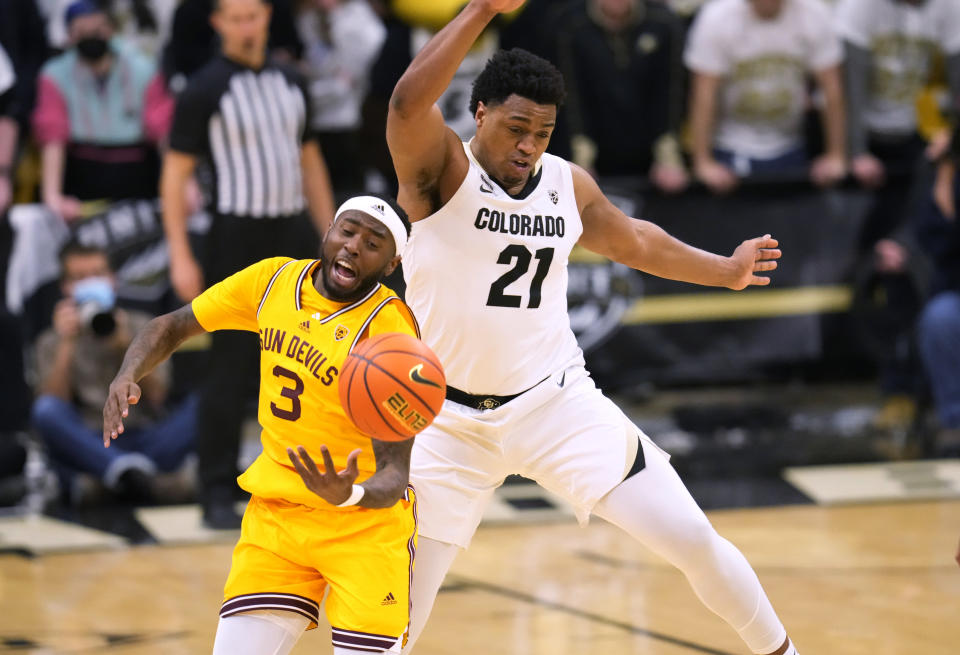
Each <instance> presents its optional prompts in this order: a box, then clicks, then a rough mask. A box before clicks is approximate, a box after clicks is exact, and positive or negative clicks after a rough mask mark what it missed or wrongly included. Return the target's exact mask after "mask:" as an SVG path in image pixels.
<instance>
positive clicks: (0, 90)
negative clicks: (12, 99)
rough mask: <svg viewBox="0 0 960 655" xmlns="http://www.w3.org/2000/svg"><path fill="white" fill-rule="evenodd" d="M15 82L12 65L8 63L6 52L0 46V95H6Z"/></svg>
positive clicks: (15, 76) (15, 77)
mask: <svg viewBox="0 0 960 655" xmlns="http://www.w3.org/2000/svg"><path fill="white" fill-rule="evenodd" d="M16 81H17V75H16V73H15V72H14V70H13V64H12V63H10V58H9V57H8V56H7V51H6V50H4V49H3V46H2V45H0V95H2V94H4V93H6V92H7V91H8V90H9V89H10V87H12V86H13V83H14V82H16Z"/></svg>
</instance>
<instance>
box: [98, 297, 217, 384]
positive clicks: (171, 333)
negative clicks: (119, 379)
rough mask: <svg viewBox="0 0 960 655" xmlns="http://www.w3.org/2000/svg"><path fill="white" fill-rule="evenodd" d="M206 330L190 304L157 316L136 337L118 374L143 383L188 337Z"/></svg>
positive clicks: (124, 357)
mask: <svg viewBox="0 0 960 655" xmlns="http://www.w3.org/2000/svg"><path fill="white" fill-rule="evenodd" d="M203 331H204V329H203V327H202V326H201V325H200V323H198V322H197V318H196V317H195V316H194V315H193V307H191V306H190V305H189V304H188V305H184V306H183V307H181V308H180V309H178V310H176V311H173V312H170V313H168V314H164V315H162V316H158V317H156V318H155V319H153V320H151V321H150V322H149V323H147V324H146V325H145V326H143V328H142V329H141V330H140V331H139V332H138V333H137V335H136V336H135V337H134V338H133V341H132V342H131V343H130V346H129V347H128V348H127V352H126V354H125V355H124V356H123V364H121V366H120V372H119V373H118V374H117V375H118V376H119V375H122V374H126V375H129V376H130V377H132V378H133V380H134V381H137V380H140V379H141V378H143V377H144V376H145V375H147V374H148V373H149V372H150V371H152V370H153V369H154V368H156V366H157V364H159V363H160V362H162V361H163V360H165V359H167V358H168V357H169V356H170V355H171V354H172V353H173V351H174V350H176V349H177V347H178V346H179V345H180V344H181V343H183V342H184V341H185V340H186V339H187V338H189V337H192V336H194V335H196V334H200V333H201V332H203Z"/></svg>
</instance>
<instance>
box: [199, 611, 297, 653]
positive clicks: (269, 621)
mask: <svg viewBox="0 0 960 655" xmlns="http://www.w3.org/2000/svg"><path fill="white" fill-rule="evenodd" d="M309 625H310V620H309V619H307V618H306V617H305V616H300V615H299V614H295V613H294V612H286V611H281V610H254V611H252V612H244V613H242V614H234V615H233V616H228V617H226V618H221V619H220V623H219V624H218V625H217V638H216V641H214V644H213V655H287V654H288V653H289V652H290V651H291V650H293V647H294V645H295V644H296V643H297V640H298V639H300V635H302V634H303V632H304V630H306V629H307V627H308V626H309Z"/></svg>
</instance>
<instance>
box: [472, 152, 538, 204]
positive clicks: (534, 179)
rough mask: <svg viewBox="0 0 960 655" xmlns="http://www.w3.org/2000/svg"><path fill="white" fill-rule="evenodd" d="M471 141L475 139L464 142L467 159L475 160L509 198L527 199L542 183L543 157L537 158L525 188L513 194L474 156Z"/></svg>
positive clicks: (486, 175)
mask: <svg viewBox="0 0 960 655" xmlns="http://www.w3.org/2000/svg"><path fill="white" fill-rule="evenodd" d="M471 143H473V139H470V140H469V141H464V142H463V149H464V151H465V152H466V153H467V159H469V160H470V161H471V162H473V163H474V164H475V165H476V167H477V168H479V169H480V172H481V173H482V174H483V176H484V177H485V178H488V179H490V180H491V181H492V182H493V183H494V184H496V185H497V186H498V187H499V188H500V190H501V191H503V193H504V194H506V196H507V197H508V198H511V199H513V200H526V199H527V198H529V197H530V194H532V193H533V192H534V191H535V190H536V188H537V186H538V185H539V184H540V178H541V177H543V158H542V157H541V158H540V159H538V160H537V163H536V164H534V167H533V175H531V176H530V177H528V178H527V183H526V184H524V185H523V188H522V189H520V192H519V193H517V194H516V195H513V194H511V193H509V192H508V191H507V190H506V189H504V188H503V185H502V184H500V182H499V181H498V180H497V178H495V177H494V176H492V175H490V173H488V172H487V169H485V168H484V167H483V166H481V165H480V162H479V161H477V158H476V157H475V156H474V154H473V150H472V149H471V147H470V144H471Z"/></svg>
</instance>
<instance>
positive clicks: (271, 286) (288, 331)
mask: <svg viewBox="0 0 960 655" xmlns="http://www.w3.org/2000/svg"><path fill="white" fill-rule="evenodd" d="M319 266H320V260H293V259H290V258H287V257H275V258H272V259H265V260H263V261H261V262H258V263H256V264H254V265H252V266H249V267H247V268H245V269H243V270H242V271H240V272H238V273H235V274H234V275H231V276H230V277H228V278H227V279H225V280H223V281H222V282H219V283H218V284H215V285H213V286H212V287H210V288H209V289H207V290H206V291H205V292H204V293H203V294H201V295H200V296H198V297H197V298H196V299H194V301H193V313H194V315H195V316H196V317H197V321H199V323H200V325H202V326H203V328H204V329H205V330H207V331H210V332H212V331H214V330H248V331H250V332H257V333H259V335H260V401H259V409H258V419H259V421H260V426H261V428H262V431H261V437H260V439H261V442H262V444H263V452H262V453H261V454H260V456H259V457H257V459H256V461H254V463H253V464H251V465H250V467H249V468H248V469H247V470H246V471H245V472H244V473H243V474H242V475H241V476H240V478H239V482H240V486H241V487H242V488H243V489H245V490H247V491H249V492H250V493H251V494H254V495H256V496H260V497H263V498H277V499H283V500H286V501H289V502H293V503H300V504H303V505H309V506H312V507H320V508H323V509H330V508H331V507H333V506H332V505H330V504H329V503H327V502H326V501H324V500H323V499H321V498H320V497H319V496H317V495H316V494H315V493H313V492H312V491H310V490H309V489H307V487H306V485H304V483H303V480H301V478H300V476H299V474H298V473H297V472H296V470H295V469H294V468H293V466H292V465H291V463H290V459H289V457H288V456H287V448H293V449H294V451H296V448H297V446H303V447H304V448H306V450H307V452H308V453H310V456H311V457H312V458H313V459H314V461H315V462H317V464H318V465H319V466H320V467H321V468H322V466H323V457H322V455H321V454H320V446H321V445H326V446H327V448H328V449H329V450H330V455H331V457H332V458H333V462H334V464H335V465H336V467H337V470H342V469H343V468H344V467H345V466H346V461H347V455H348V454H350V453H351V452H352V451H353V450H355V449H357V448H359V449H361V451H362V452H361V454H360V457H359V459H358V460H357V464H358V466H359V469H360V475H359V477H358V478H357V482H362V481H363V480H365V479H366V478H368V477H369V476H371V475H372V474H373V473H374V471H376V462H375V459H374V454H373V447H372V444H371V441H370V438H369V437H367V436H365V435H364V434H362V433H361V432H360V431H359V430H357V428H356V427H355V426H354V425H353V423H352V422H351V421H350V419H349V418H347V415H346V413H345V412H344V410H343V408H342V407H341V405H340V397H339V392H338V388H337V386H338V382H339V375H340V371H341V370H343V364H344V361H345V360H346V357H347V355H348V354H349V353H350V351H351V350H352V349H353V348H354V347H355V346H356V345H357V343H359V342H360V341H361V340H362V339H365V338H367V337H370V336H374V335H377V334H381V333H384V332H403V333H406V334H410V335H413V336H419V331H418V328H417V324H416V320H415V319H414V318H413V314H412V312H411V311H410V309H409V308H408V307H407V306H406V305H405V304H404V303H403V301H402V300H400V298H398V297H397V295H396V294H395V293H394V292H393V291H391V290H390V289H389V288H387V287H386V286H384V285H382V284H377V285H376V286H375V287H374V288H373V289H372V290H371V291H370V292H369V293H367V295H366V296H364V297H363V298H361V299H360V300H357V301H356V302H354V303H350V304H344V303H337V302H334V301H332V300H329V299H327V298H325V297H323V296H322V295H320V292H318V291H317V289H316V287H314V284H313V275H314V273H317V274H319V273H318V268H319ZM240 410H241V408H239V407H238V408H237V411H240ZM343 509H344V510H346V511H351V510H355V509H356V507H346V508H343Z"/></svg>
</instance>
